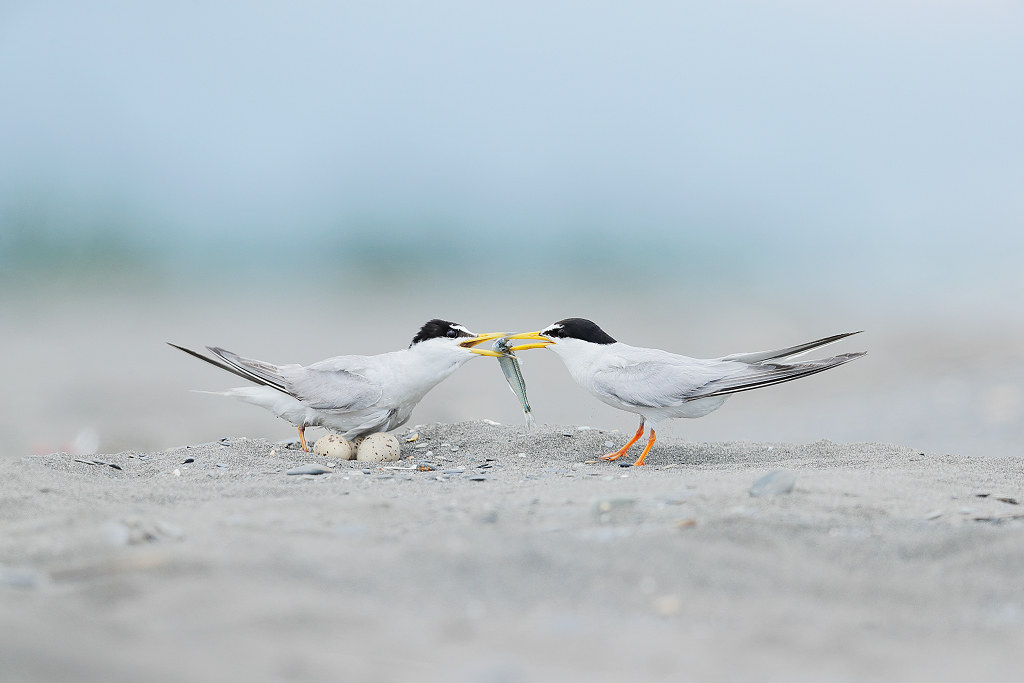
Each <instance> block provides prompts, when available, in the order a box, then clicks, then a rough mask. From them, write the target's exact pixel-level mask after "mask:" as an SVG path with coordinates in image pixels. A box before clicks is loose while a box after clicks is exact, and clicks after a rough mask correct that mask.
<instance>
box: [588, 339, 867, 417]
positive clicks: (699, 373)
mask: <svg viewBox="0 0 1024 683" xmlns="http://www.w3.org/2000/svg"><path fill="white" fill-rule="evenodd" d="M863 355H864V352H859V353H846V354H842V355H839V356H834V357H832V358H824V359H822V360H816V361H806V362H801V363H755V364H748V363H744V362H742V361H735V360H719V359H715V360H699V359H690V360H691V362H688V363H686V364H673V363H665V362H660V361H644V362H641V363H635V364H632V365H628V366H626V367H623V368H614V369H610V370H605V371H602V372H599V373H597V375H596V376H595V379H594V387H595V389H596V390H597V391H598V392H600V393H602V394H604V395H605V396H608V397H609V398H613V399H616V400H619V401H622V402H624V403H628V404H631V405H635V406H640V407H649V408H669V407H672V406H678V405H681V404H683V403H686V402H688V401H696V400H698V399H702V398H710V397H713V396H725V395H728V394H735V393H738V392H741V391H750V390H751V389H760V388H761V387H767V386H771V385H773V384H781V383H782V382H789V381H792V380H794V379H800V378H801V377H807V376H808V375H813V374H816V373H819V372H824V371H825V370H829V369H831V368H834V367H837V366H839V365H842V364H843V363H847V362H849V361H851V360H853V359H855V358H859V357H861V356H863Z"/></svg>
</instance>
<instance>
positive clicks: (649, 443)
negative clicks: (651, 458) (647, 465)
mask: <svg viewBox="0 0 1024 683" xmlns="http://www.w3.org/2000/svg"><path fill="white" fill-rule="evenodd" d="M655 441H656V439H655V437H654V427H651V436H650V438H649V439H647V445H646V446H644V452H643V453H641V454H640V457H639V458H637V459H636V462H635V463H633V467H640V466H641V465H643V464H644V458H646V457H647V454H648V453H650V452H651V446H653V445H654V442H655Z"/></svg>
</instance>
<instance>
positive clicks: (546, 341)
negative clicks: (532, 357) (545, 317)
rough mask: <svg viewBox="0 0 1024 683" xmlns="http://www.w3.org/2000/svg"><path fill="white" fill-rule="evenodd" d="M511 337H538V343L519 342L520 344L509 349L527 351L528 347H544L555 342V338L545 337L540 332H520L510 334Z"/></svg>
mask: <svg viewBox="0 0 1024 683" xmlns="http://www.w3.org/2000/svg"><path fill="white" fill-rule="evenodd" d="M508 338H509V339H536V340H538V343H536V344H519V345H518V346H512V347H510V348H509V351H525V350H526V349H543V348H545V347H547V346H550V345H551V344H554V343H555V340H553V339H551V338H550V337H545V336H544V335H543V334H541V333H540V332H520V333H519V334H510V335H508Z"/></svg>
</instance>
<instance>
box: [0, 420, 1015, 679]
mask: <svg viewBox="0 0 1024 683" xmlns="http://www.w3.org/2000/svg"><path fill="white" fill-rule="evenodd" d="M396 434H397V435H398V436H400V437H402V439H403V448H402V451H403V452H402V455H403V459H402V460H400V461H399V462H395V463H386V464H374V465H369V464H367V463H363V462H357V461H342V462H331V461H329V460H327V459H325V458H323V457H320V456H317V455H314V454H305V453H302V452H300V451H296V450H294V449H291V448H286V447H285V446H284V445H283V444H281V443H273V442H270V441H267V440H263V439H248V438H244V437H237V438H229V439H225V440H224V441H220V442H214V443H209V444H203V445H193V446H182V447H179V448H171V449H167V450H162V451H154V452H147V453H142V452H133V451H129V452H122V453H116V454H109V455H92V456H74V455H68V454H62V453H56V454H51V455H43V456H26V457H21V458H8V459H4V460H0V467H2V468H3V472H2V476H0V482H2V483H0V487H2V489H0V500H2V501H3V506H4V507H3V514H2V516H0V519H2V522H0V602H2V605H3V609H0V629H2V632H3V633H4V638H3V639H2V640H0V643H2V644H0V678H3V680H4V681H46V680H71V679H74V680H80V681H128V680H165V681H178V680H180V681H195V680H259V681H263V680H266V681H277V680H296V681H306V680H309V681H318V680H359V681H393V680H417V681H473V682H476V681H479V682H487V683H490V682H499V681H500V682H514V681H538V680H558V681H621V680H624V679H628V680H665V681H680V680H735V681H746V680H750V681H753V680H757V681H878V680H905V681H945V680H958V679H959V680H963V679H965V678H968V677H969V678H972V679H980V680H984V679H987V678H996V677H998V678H1005V677H1006V675H1007V673H1008V672H1010V671H1013V670H1015V668H1016V666H1017V659H1018V657H1017V652H1018V651H1019V649H1020V647H1021V646H1022V645H1024V590H1022V588H1021V583H1020V572H1021V569H1022V567H1024V506H1022V505H1021V504H1020V503H1021V502H1024V462H1022V461H1021V460H1020V459H1019V458H995V457H987V458H979V457H966V456H956V455H945V454H941V455H940V454H933V453H923V452H919V451H918V450H915V449H909V448H905V447H898V446H889V445H883V444H849V445H841V444H836V443H831V442H828V441H820V442H815V443H805V444H794V443H770V444H769V443H741V442H714V443H696V442H688V441H684V440H680V439H677V438H674V437H671V436H670V437H664V438H661V439H659V441H658V445H657V447H656V449H655V451H654V452H653V454H652V456H651V457H650V458H649V459H648V462H649V465H648V466H645V467H643V468H624V467H620V466H618V465H617V464H614V463H606V462H595V461H594V456H595V455H596V454H599V453H602V452H605V451H606V450H607V446H606V444H607V443H608V442H611V443H614V444H615V445H616V446H617V445H619V444H620V443H621V442H622V441H623V440H624V439H625V438H626V436H627V435H625V434H624V433H620V432H607V431H601V430H598V429H590V428H579V427H577V426H573V425H565V426H550V425H547V426H544V427H542V428H540V429H538V430H537V432H535V433H533V434H529V435H528V434H526V433H525V431H524V429H523V427H522V426H521V425H519V424H515V425H499V424H497V423H493V422H490V421H472V422H461V423H455V424H436V423H435V424H430V425H419V426H417V427H410V428H404V429H402V430H399V431H398V432H396ZM414 434H416V435H418V438H417V439H416V440H415V441H408V442H406V441H404V440H405V439H407V438H411V436H412V435H414ZM306 464H315V465H319V466H321V468H323V469H326V470H328V472H327V473H325V474H320V475H289V474H287V472H288V471H289V470H291V469H293V468H296V467H298V466H301V465H306ZM418 466H421V469H417V467H418ZM428 467H432V468H433V469H429V468H428ZM779 471H781V472H784V473H786V474H784V475H783V476H789V477H792V478H795V485H794V486H793V487H792V490H791V491H790V492H789V493H778V494H777V495H773V496H761V497H755V496H752V495H751V490H752V486H754V484H755V482H756V481H758V480H759V479H761V478H762V477H764V476H765V475H768V474H770V473H772V472H779Z"/></svg>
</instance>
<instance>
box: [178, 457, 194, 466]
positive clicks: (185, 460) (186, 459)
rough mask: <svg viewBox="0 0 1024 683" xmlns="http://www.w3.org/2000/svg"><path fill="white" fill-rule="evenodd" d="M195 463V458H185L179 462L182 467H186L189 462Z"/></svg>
mask: <svg viewBox="0 0 1024 683" xmlns="http://www.w3.org/2000/svg"><path fill="white" fill-rule="evenodd" d="M195 461H196V459H195V458H185V459H184V460H182V461H181V464H182V465H187V464H189V463H190V462H195Z"/></svg>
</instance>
